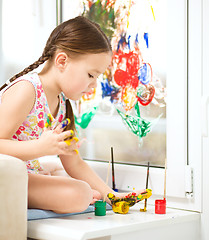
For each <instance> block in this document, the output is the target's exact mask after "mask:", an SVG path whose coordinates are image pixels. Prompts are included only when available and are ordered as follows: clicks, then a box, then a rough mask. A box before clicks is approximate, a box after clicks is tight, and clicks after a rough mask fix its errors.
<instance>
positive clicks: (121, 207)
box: [112, 201, 129, 214]
mask: <svg viewBox="0 0 209 240" xmlns="http://www.w3.org/2000/svg"><path fill="white" fill-rule="evenodd" d="M112 210H113V212H115V213H121V214H126V213H128V211H129V203H128V202H125V201H120V202H116V203H113V205H112Z"/></svg>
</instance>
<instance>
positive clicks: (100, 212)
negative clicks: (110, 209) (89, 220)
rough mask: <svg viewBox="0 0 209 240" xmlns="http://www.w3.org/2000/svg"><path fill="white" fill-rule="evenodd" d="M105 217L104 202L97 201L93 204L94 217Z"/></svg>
mask: <svg viewBox="0 0 209 240" xmlns="http://www.w3.org/2000/svg"><path fill="white" fill-rule="evenodd" d="M105 215H106V202H104V201H102V200H99V201H96V202H95V216H105Z"/></svg>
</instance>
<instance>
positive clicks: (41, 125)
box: [0, 17, 124, 213]
mask: <svg viewBox="0 0 209 240" xmlns="http://www.w3.org/2000/svg"><path fill="white" fill-rule="evenodd" d="M110 61H111V46H110V43H109V41H108V39H107V37H106V36H105V34H104V33H103V32H102V31H101V29H100V27H99V26H98V25H97V24H95V23H93V22H91V21H90V20H88V19H86V18H84V17H76V18H74V19H70V20H69V21H66V22H64V23H62V24H60V25H59V26H58V27H56V28H55V29H54V30H53V31H52V33H51V35H50V37H49V39H48V41H47V43H46V46H45V48H44V51H43V54H42V56H41V57H40V58H39V59H38V61H36V62H34V63H33V64H31V65H30V66H29V67H27V68H25V69H24V70H23V71H22V72H20V73H19V74H17V75H15V76H14V77H12V78H11V79H10V80H9V81H7V82H6V83H5V84H4V85H3V86H2V88H1V89H0V90H1V92H0V103H1V104H0V116H1V117H0V153H2V154H8V155H12V156H14V157H17V158H20V159H21V160H23V161H25V163H26V165H27V169H28V173H29V174H28V206H29V208H40V209H47V210H52V211H55V212H59V213H67V212H80V211H83V210H85V209H86V208H87V207H88V206H89V204H91V203H94V202H95V201H96V200H98V199H100V198H104V197H105V198H107V197H106V196H107V194H108V193H114V191H113V190H112V189H111V188H109V187H108V186H107V185H106V184H105V183H104V182H103V181H102V180H101V179H100V178H99V177H98V176H97V175H96V173H95V172H94V171H93V170H92V169H91V168H90V167H89V166H88V165H87V163H86V162H85V161H83V160H82V158H81V156H80V155H79V154H78V152H77V149H76V141H77V139H76V138H75V137H74V132H73V131H72V130H75V124H74V118H73V111H72V108H71V105H70V102H69V100H68V99H71V100H78V99H79V98H81V96H82V95H83V94H84V93H87V92H89V91H90V90H91V89H92V88H95V87H96V86H97V77H98V76H99V75H100V74H101V73H103V72H104V71H105V69H106V68H107V67H108V65H109V64H110ZM43 63H45V65H44V67H43V69H42V71H41V72H40V73H39V74H37V73H34V72H33V73H30V72H31V71H32V70H34V69H36V68H37V67H38V66H39V65H41V64H43ZM48 114H51V116H52V117H51V118H52V127H51V128H46V127H45V122H46V119H47V116H48ZM66 117H67V118H69V119H70V120H71V123H70V124H69V125H68V126H67V128H66V129H65V131H63V124H62V123H61V122H62V121H63V120H64V119H65V118H66ZM68 137H71V140H70V141H68V142H67V143H66V142H65V140H66V138H68ZM46 155H59V157H60V159H61V162H62V164H63V167H64V169H65V170H66V172H67V173H68V174H69V175H70V176H71V177H72V178H66V177H58V176H56V177H55V176H49V175H45V174H44V169H43V168H42V167H41V165H40V163H39V161H38V158H39V157H42V156H46ZM114 194H115V195H116V196H118V197H123V196H124V194H122V193H120V194H119V193H114ZM106 200H107V201H108V199H106Z"/></svg>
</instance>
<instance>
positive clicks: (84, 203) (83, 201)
mask: <svg viewBox="0 0 209 240" xmlns="http://www.w3.org/2000/svg"><path fill="white" fill-rule="evenodd" d="M75 192H76V195H77V199H80V200H79V201H78V202H79V208H80V209H81V210H80V211H84V210H86V209H87V208H88V206H89V204H90V203H91V202H92V199H93V191H92V189H91V187H90V185H89V184H88V183H86V182H83V181H80V182H79V188H78V189H75Z"/></svg>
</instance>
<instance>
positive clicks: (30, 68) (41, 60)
mask: <svg viewBox="0 0 209 240" xmlns="http://www.w3.org/2000/svg"><path fill="white" fill-rule="evenodd" d="M48 59H49V57H48V56H45V57H43V56H41V57H40V58H39V59H38V60H37V61H35V62H34V63H33V64H31V65H30V66H28V67H27V68H25V69H24V70H23V71H21V72H20V73H18V74H16V75H14V76H13V77H12V78H10V80H9V81H10V82H13V81H14V80H15V79H17V78H19V77H21V76H23V75H25V74H27V73H29V72H31V71H33V70H34V69H36V68H37V67H39V66H40V65H41V64H43V63H44V62H45V61H46V60H48Z"/></svg>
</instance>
